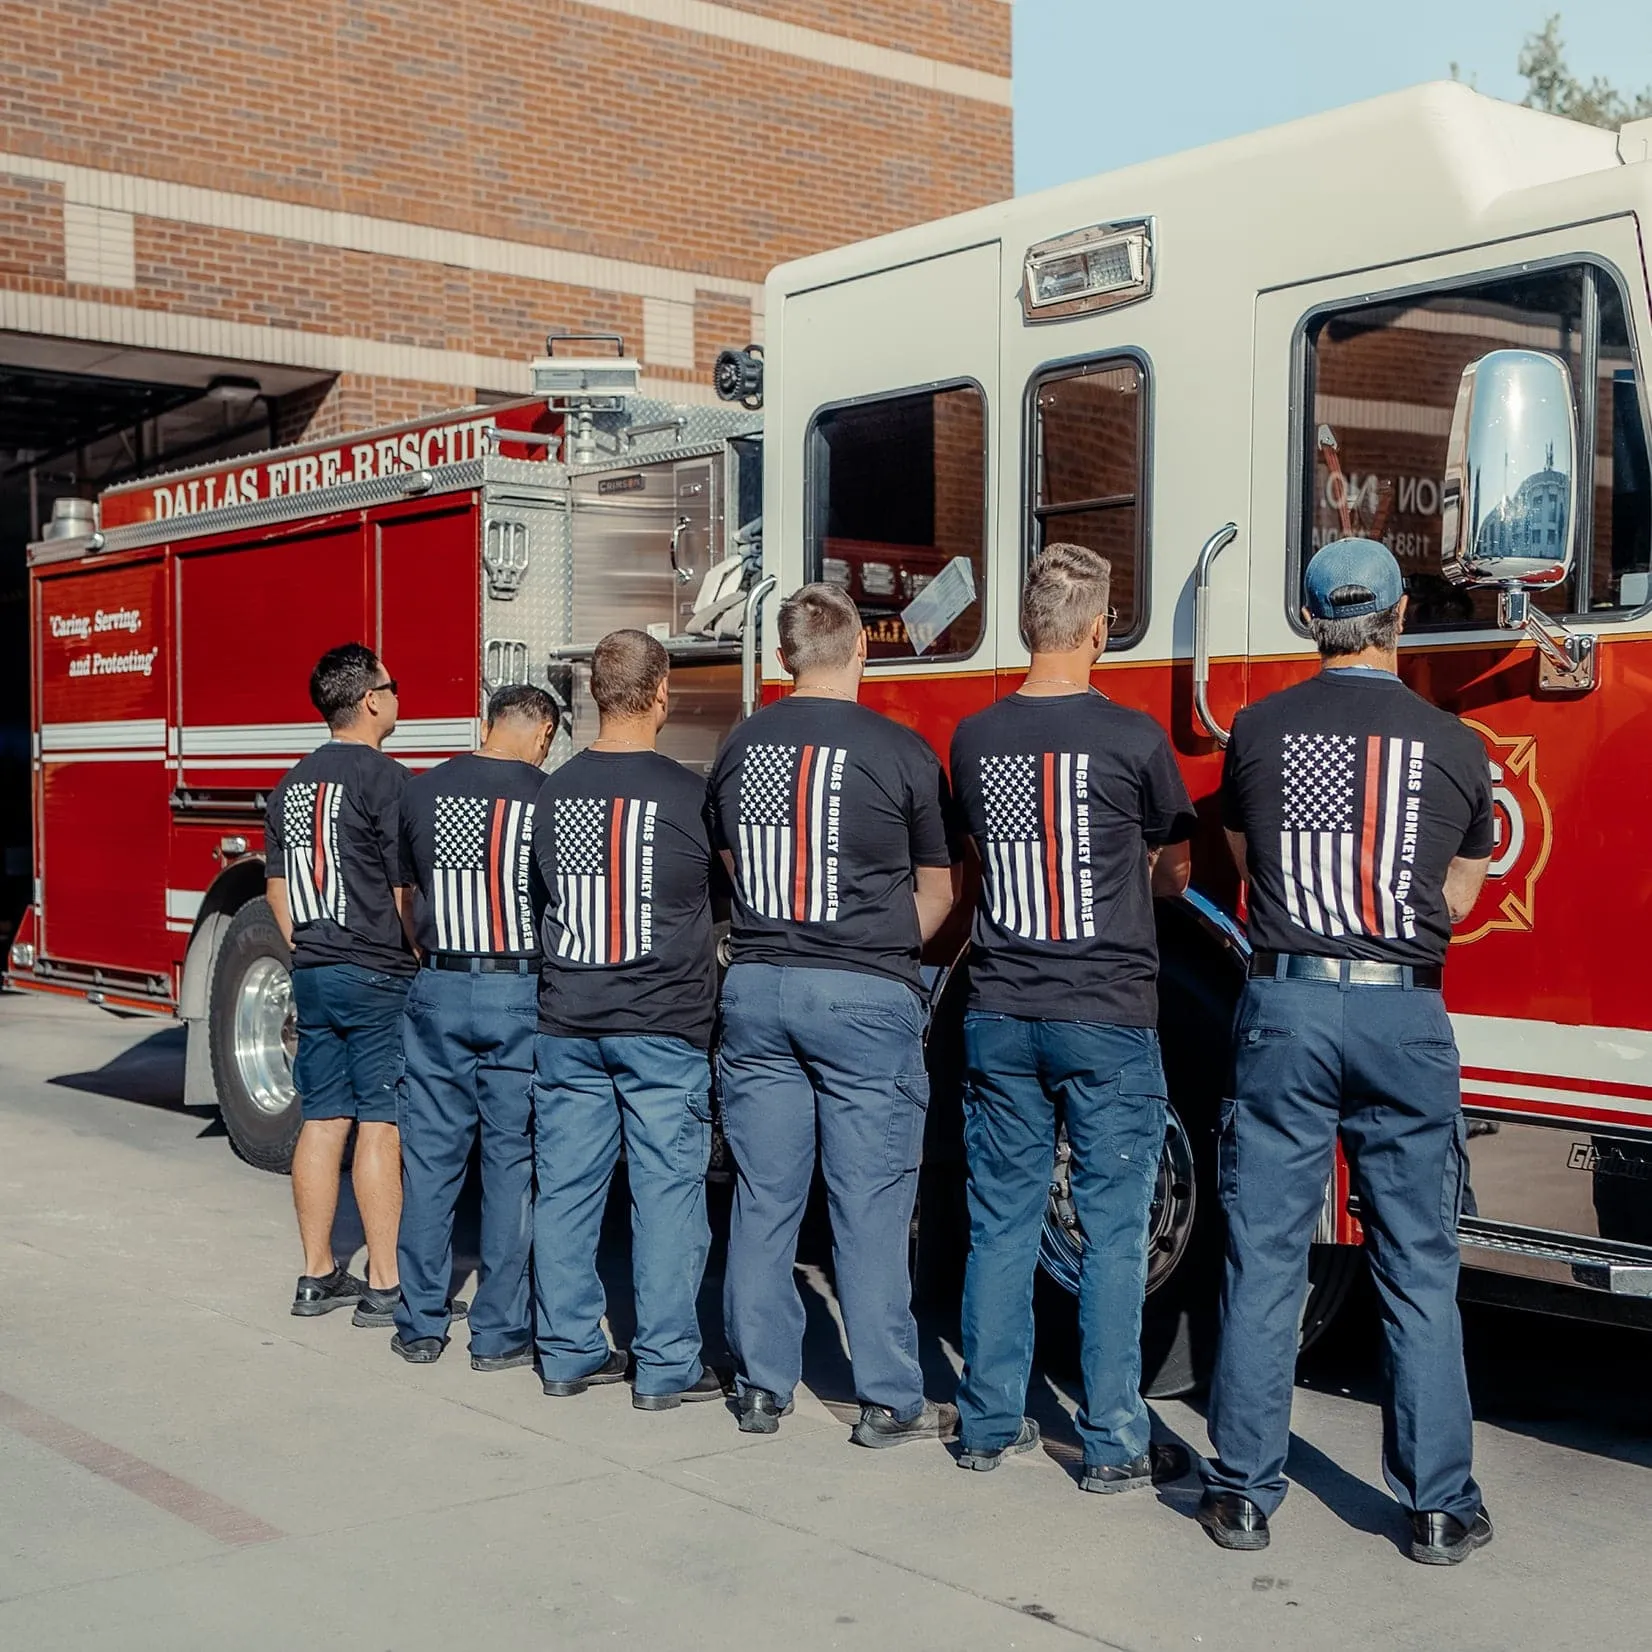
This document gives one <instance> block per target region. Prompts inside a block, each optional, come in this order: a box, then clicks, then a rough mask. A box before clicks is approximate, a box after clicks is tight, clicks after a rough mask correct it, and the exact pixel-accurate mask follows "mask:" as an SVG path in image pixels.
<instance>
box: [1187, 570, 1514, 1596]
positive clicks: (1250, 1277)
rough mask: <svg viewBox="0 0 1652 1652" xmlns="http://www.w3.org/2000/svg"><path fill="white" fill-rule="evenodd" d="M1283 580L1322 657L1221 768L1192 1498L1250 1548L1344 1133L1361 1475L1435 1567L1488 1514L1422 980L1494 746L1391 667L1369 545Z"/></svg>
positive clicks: (1381, 574) (1265, 711)
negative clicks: (1242, 915) (1219, 1063)
mask: <svg viewBox="0 0 1652 1652" xmlns="http://www.w3.org/2000/svg"><path fill="white" fill-rule="evenodd" d="M1303 585H1304V597H1305V606H1304V608H1303V611H1302V612H1303V618H1304V620H1305V621H1306V622H1307V626H1308V629H1309V631H1310V632H1311V634H1312V636H1313V638H1314V641H1315V643H1316V644H1317V645H1318V648H1319V653H1320V658H1321V669H1320V672H1319V674H1318V675H1317V676H1315V677H1312V678H1310V679H1309V680H1308V681H1306V682H1302V683H1298V684H1297V685H1296V686H1295V687H1293V688H1288V689H1285V690H1283V691H1281V692H1280V693H1278V694H1273V695H1270V696H1269V697H1268V698H1267V699H1265V700H1262V701H1259V702H1258V703H1257V704H1256V705H1253V706H1249V707H1247V708H1246V709H1245V710H1243V711H1241V712H1240V713H1239V714H1238V716H1237V717H1236V718H1235V719H1234V724H1233V736H1232V739H1231V741H1230V742H1229V745H1228V749H1227V759H1226V763H1225V766H1224V769H1223V775H1222V815H1223V824H1224V825H1225V827H1226V828H1227V835H1228V841H1229V843H1230V844H1231V845H1232V848H1233V853H1234V858H1235V860H1236V861H1237V862H1238V866H1239V872H1240V875H1241V876H1242V877H1244V878H1246V879H1247V880H1248V882H1249V905H1248V917H1247V926H1248V929H1249V933H1250V940H1251V945H1252V947H1253V949H1254V950H1253V952H1252V955H1251V962H1250V979H1249V981H1248V982H1247V984H1246V987H1245V990H1244V993H1243V995H1242V996H1241V998H1240V1002H1239V1010H1238V1015H1237V1017H1236V1019H1235V1023H1234V1026H1235V1038H1234V1044H1235V1055H1234V1075H1233V1087H1232V1090H1231V1091H1230V1097H1231V1099H1230V1100H1229V1101H1228V1102H1227V1103H1226V1104H1225V1106H1224V1109H1223V1118H1222V1133H1221V1142H1220V1149H1219V1158H1220V1187H1221V1194H1222V1202H1223V1205H1224V1207H1225V1208H1226V1210H1227V1214H1228V1249H1227V1271H1226V1276H1225V1279H1224V1281H1223V1288H1222V1331H1221V1341H1220V1346H1219V1348H1218V1351H1217V1360H1216V1373H1215V1378H1214V1381H1213V1384H1212V1389H1211V1403H1210V1437H1211V1442H1212V1445H1213V1447H1214V1451H1215V1455H1214V1457H1213V1459H1212V1460H1211V1461H1210V1462H1209V1463H1208V1464H1206V1465H1205V1469H1204V1480H1205V1497H1204V1501H1203V1503H1202V1504H1201V1506H1200V1509H1199V1519H1200V1521H1201V1523H1202V1524H1203V1525H1204V1526H1205V1528H1206V1529H1207V1530H1208V1531H1209V1533H1210V1535H1211V1536H1212V1537H1213V1538H1214V1539H1215V1540H1216V1542H1217V1543H1219V1544H1220V1545H1221V1546H1222V1547H1223V1548H1229V1549H1261V1548H1265V1547H1266V1546H1267V1543H1268V1518H1269V1516H1270V1515H1272V1514H1273V1512H1274V1511H1275V1510H1276V1509H1277V1508H1278V1507H1279V1504H1280V1502H1281V1501H1282V1500H1283V1498H1284V1495H1285V1475H1284V1467H1285V1452H1286V1446H1287V1443H1288V1440H1289V1434H1290V1406H1291V1384H1292V1378H1293V1373H1294V1368H1295V1363H1296V1347H1297V1328H1298V1322H1299V1319H1300V1315H1301V1309H1302V1302H1303V1295H1304V1292H1305V1290H1306V1287H1307V1261H1308V1245H1309V1242H1310V1240H1311V1238H1312V1235H1313V1229H1314V1224H1315V1223H1316V1222H1317V1220H1318V1218H1319V1211H1320V1206H1321V1202H1322V1200H1323V1198H1324V1192H1325V1183H1326V1179H1327V1177H1328V1176H1329V1175H1330V1172H1331V1167H1332V1162H1333V1152H1334V1148H1335V1144H1336V1140H1337V1136H1338V1133H1339V1131H1340V1134H1341V1137H1342V1142H1343V1146H1344V1148H1345V1150H1346V1152H1347V1156H1348V1165H1349V1171H1350V1174H1351V1177H1352V1181H1353V1187H1354V1190H1355V1192H1356V1193H1357V1194H1358V1195H1359V1201H1360V1216H1361V1220H1362V1221H1363V1223H1364V1226H1365V1236H1366V1251H1367V1255H1368V1256H1369V1258H1370V1262H1371V1274H1372V1278H1373V1279H1374V1280H1375V1282H1376V1287H1377V1292H1378V1295H1379V1296H1380V1298H1381V1300H1382V1323H1383V1335H1384V1339H1385V1342H1386V1350H1385V1358H1384V1376H1385V1379H1386V1385H1387V1393H1386V1395H1385V1401H1384V1407H1383V1472H1384V1475H1385V1477H1386V1478H1387V1481H1388V1484H1389V1487H1390V1489H1391V1490H1392V1491H1393V1493H1394V1495H1395V1497H1396V1498H1398V1499H1399V1501H1400V1503H1401V1505H1402V1506H1403V1507H1404V1508H1405V1509H1406V1510H1407V1511H1408V1512H1409V1513H1410V1516H1411V1548H1410V1553H1411V1558H1412V1559H1413V1560H1417V1561H1421V1562H1423V1563H1425V1564H1429V1565H1453V1564H1455V1563H1456V1562H1458V1561H1461V1560H1464V1559H1466V1558H1467V1557H1468V1556H1469V1555H1470V1554H1472V1553H1473V1552H1474V1550H1475V1549H1478V1548H1481V1547H1483V1546H1484V1545H1485V1544H1487V1543H1489V1542H1490V1541H1491V1537H1492V1527H1491V1521H1490V1519H1489V1518H1488V1517H1487V1514H1486V1510H1485V1507H1484V1505H1483V1503H1482V1502H1481V1497H1480V1488H1479V1487H1478V1486H1477V1485H1476V1484H1475V1482H1474V1478H1473V1475H1472V1473H1471V1472H1470V1469H1471V1458H1472V1455H1473V1437H1472V1428H1471V1418H1470V1413H1469V1399H1468V1384H1467V1380H1466V1377H1465V1375H1464V1370H1463V1343H1462V1326H1461V1323H1460V1321H1459V1319H1458V1315H1457V1269H1458V1252H1457V1238H1456V1224H1457V1217H1458V1214H1459V1211H1460V1207H1461V1201H1462V1190H1463V1185H1464V1163H1465V1160H1464V1155H1463V1141H1464V1131H1463V1122H1462V1105H1461V1094H1460V1091H1459V1085H1458V1064H1457V1046H1456V1042H1455V1040H1454V1038H1453V1035H1452V1028H1451V1019H1450V1017H1449V1016H1448V1015H1447V1014H1446V1010H1445V1004H1444V1002H1443V1000H1442V998H1441V996H1440V980H1441V970H1442V966H1443V964H1444V962H1445V955H1446V946H1447V944H1448V943H1449V941H1450V939H1451V926H1452V925H1453V924H1454V923H1460V922H1461V921H1462V920H1463V919H1464V918H1466V917H1467V916H1468V914H1469V912H1470V910H1471V909H1472V907H1473V906H1474V903H1475V900H1476V899H1477V897H1478V896H1479V893H1480V888H1481V885H1482V884H1483V882H1484V881H1485V876H1486V866H1487V861H1488V858H1489V856H1490V854H1491V849H1492V804H1491V777H1490V769H1489V764H1488V762H1487V759H1486V753H1485V749H1484V747H1483V746H1482V745H1481V743H1480V741H1479V740H1478V739H1476V738H1475V736H1474V735H1473V734H1472V733H1471V732H1470V731H1469V730H1468V729H1466V728H1464V727H1463V725H1462V724H1461V723H1460V722H1458V720H1457V719H1456V718H1455V717H1453V716H1451V715H1450V714H1449V713H1447V712H1444V711H1441V710H1439V709H1438V708H1437V707H1435V706H1431V705H1429V704H1428V702H1427V701H1425V700H1422V699H1420V698H1419V697H1418V696H1417V695H1415V694H1413V693H1412V692H1411V691H1410V690H1409V689H1408V688H1406V687H1405V686H1404V685H1403V684H1402V683H1401V682H1400V680H1399V677H1398V676H1397V675H1396V667H1397V664H1398V658H1397V654H1396V651H1395V650H1396V642H1397V639H1398V636H1399V633H1400V630H1401V627H1402V625H1403V624H1404V620H1405V596H1404V594H1403V586H1402V581H1401V577H1400V570H1399V567H1398V565H1397V564H1396V563H1395V561H1394V558H1393V557H1392V556H1391V555H1390V554H1389V552H1388V550H1387V548H1386V547H1384V546H1382V545H1380V544H1377V543H1375V542H1374V541H1371V540H1363V539H1344V540H1339V541H1337V542H1336V543H1334V544H1331V545H1327V546H1326V547H1325V548H1324V549H1323V550H1321V551H1319V552H1318V553H1317V554H1316V555H1315V556H1314V558H1313V560H1312V561H1311V562H1310V563H1309V564H1308V569H1307V573H1306V576H1305V579H1304V582H1303Z"/></svg>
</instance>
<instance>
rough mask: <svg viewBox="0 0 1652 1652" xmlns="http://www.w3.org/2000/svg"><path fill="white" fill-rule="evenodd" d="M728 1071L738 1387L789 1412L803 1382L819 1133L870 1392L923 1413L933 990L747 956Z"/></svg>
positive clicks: (847, 1317)
mask: <svg viewBox="0 0 1652 1652" xmlns="http://www.w3.org/2000/svg"><path fill="white" fill-rule="evenodd" d="M717 1072H718V1087H719V1093H720V1094H721V1096H722V1104H723V1129H724V1131H725V1132H726V1133H727V1136H728V1143H729V1147H730V1149H731V1150H732V1152H733V1154H734V1162H735V1170H736V1179H735V1184H734V1209H733V1213H732V1216H731V1218H730V1223H729V1243H728V1271H727V1273H726V1275H725V1276H724V1292H723V1314H724V1321H725V1325H726V1328H727V1332H728V1340H729V1347H730V1348H731V1350H732V1351H733V1353H734V1359H735V1381H736V1385H737V1387H738V1388H739V1389H740V1391H741V1392H745V1391H747V1390H749V1389H754V1388H761V1389H766V1390H767V1391H768V1392H769V1393H771V1394H773V1395H774V1396H775V1398H776V1399H777V1400H779V1401H780V1403H781V1404H782V1405H785V1404H787V1403H789V1402H790V1400H791V1398H792V1391H793V1389H795V1388H796V1386H797V1384H798V1382H799V1380H800V1379H801V1377H802V1373H803V1331H804V1325H805V1314H804V1309H803V1301H802V1298H801V1297H800V1296H799V1295H798V1291H797V1284H796V1281H795V1280H794V1278H793V1265H794V1263H795V1261H796V1258H797V1236H798V1230H799V1229H800V1228H801V1226H802V1223H803V1211H804V1207H805V1205H806V1204H807V1203H808V1198H809V1185H810V1182H811V1181H812V1179H813V1176H814V1167H815V1142H816V1137H817V1132H818V1139H819V1144H820V1168H821V1172H822V1174H823V1175H824V1177H825V1180H826V1193H827V1201H828V1208H829V1210H830V1213H831V1219H832V1258H833V1262H834V1264H835V1267H836V1273H837V1293H838V1301H839V1305H840V1307H841V1309H842V1312H843V1325H844V1329H845V1331H846V1332H847V1334H848V1341H849V1361H850V1365H851V1367H852V1368H853V1372H854V1381H855V1393H856V1396H857V1398H858V1399H860V1401H861V1402H862V1403H863V1404H871V1405H881V1406H886V1407H887V1408H888V1409H889V1410H890V1411H892V1412H894V1414H895V1415H896V1417H897V1418H899V1419H900V1420H901V1421H903V1422H904V1421H907V1420H909V1419H910V1418H912V1417H915V1416H917V1415H918V1413H919V1412H920V1411H921V1410H922V1409H923V1402H924V1391H923V1373H922V1371H921V1370H920V1369H919V1365H918V1327H917V1322H916V1321H915V1320H914V1319H913V1317H912V1278H911V1273H910V1271H909V1266H908V1260H907V1258H908V1249H909V1242H910V1235H911V1226H912V1208H913V1204H914V1202H915V1200H916V1198H917V1191H918V1162H919V1159H920V1157H921V1155H922V1152H923V1137H924V1120H925V1118H926V1116H927V1114H928V1109H929V1077H928V1074H927V1073H926V1072H925V1070H924V1061H923V1012H922V1009H921V1007H920V1004H919V1001H918V995H917V993H916V992H915V991H914V990H913V989H912V988H911V987H909V986H906V985H904V984H903V983H901V982H900V981H895V980H891V979H889V978H888V977H887V976H882V975H868V974H864V973H861V972H858V971H854V970H842V969H796V968H791V967H785V966H781V965H776V964H736V965H735V966H734V967H733V968H732V969H731V970H730V971H729V972H728V977H727V980H726V981H725V982H724V985H723V1041H722V1045H721V1047H720V1049H719V1051H718V1057H717Z"/></svg>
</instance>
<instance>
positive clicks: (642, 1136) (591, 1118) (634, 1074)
mask: <svg viewBox="0 0 1652 1652" xmlns="http://www.w3.org/2000/svg"><path fill="white" fill-rule="evenodd" d="M622 1136H623V1138H624V1141H625V1161H626V1169H627V1171H628V1173H629V1179H630V1184H631V1273H632V1281H633V1288H634V1290H635V1292H636V1304H637V1333H636V1336H635V1337H634V1338H633V1339H632V1343H631V1352H632V1355H633V1357H634V1358H635V1361H636V1371H635V1383H636V1391H637V1392H638V1393H639V1394H675V1393H680V1392H681V1391H682V1390H683V1389H685V1388H691V1387H693V1385H694V1384H695V1383H696V1382H698V1381H699V1380H700V1371H701V1365H700V1316H699V1309H698V1297H699V1294H700V1281H701V1279H702V1278H703V1277H704V1275H705V1268H706V1252H707V1251H708V1250H709V1249H710V1248H711V1228H710V1225H709V1224H708V1223H707V1221H706V1165H707V1163H708V1162H709V1161H710V1158H711V1069H710V1067H709V1065H708V1064H707V1061H706V1055H705V1051H704V1050H700V1049H696V1048H695V1046H694V1045H692V1044H690V1043H688V1042H687V1040H685V1039H681V1038H668V1037H660V1038H651V1037H642V1036H639V1035H635V1034H632V1035H627V1036H625V1037H621V1038H558V1037H555V1036H553V1035H552V1034H549V1033H540V1034H539V1036H538V1037H537V1038H536V1039H535V1040H534V1160H535V1163H536V1165H537V1166H538V1172H539V1194H538V1197H537V1199H536V1200H535V1202H534V1217H533V1223H534V1227H533V1255H534V1284H535V1290H536V1292H537V1295H538V1302H539V1358H540V1368H541V1370H542V1371H543V1373H544V1375H545V1376H547V1377H551V1378H555V1379H557V1380H559V1381H571V1380H573V1379H574V1378H577V1377H586V1376H589V1375H590V1374H591V1373H592V1372H593V1371H596V1370H598V1369H599V1368H600V1367H601V1366H602V1363H603V1361H604V1360H606V1359H607V1358H608V1340H607V1338H606V1337H605V1336H604V1335H603V1331H602V1323H601V1322H602V1316H603V1314H604V1313H605V1312H606V1311H607V1300H606V1298H605V1296H604V1294H603V1289H602V1280H601V1278H600V1277H599V1276H598V1273H597V1242H598V1239H599V1238H600V1236H601V1232H602V1212H603V1208H604V1206H606V1204H607V1202H608V1184H609V1182H610V1181H612V1179H613V1175H614V1166H615V1165H616V1164H618V1163H619V1152H620V1140H621V1137H622Z"/></svg>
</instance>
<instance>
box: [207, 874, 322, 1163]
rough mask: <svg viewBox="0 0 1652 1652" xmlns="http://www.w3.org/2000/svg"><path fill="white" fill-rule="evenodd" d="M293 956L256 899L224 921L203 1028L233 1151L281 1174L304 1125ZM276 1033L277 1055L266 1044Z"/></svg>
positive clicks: (264, 904)
mask: <svg viewBox="0 0 1652 1652" xmlns="http://www.w3.org/2000/svg"><path fill="white" fill-rule="evenodd" d="M291 1001H292V955H291V953H290V952H289V951H288V950H287V943H286V942H285V941H284V940H282V938H281V931H280V930H279V929H277V928H276V925H275V914H274V913H273V912H272V911H271V910H270V904H269V902H268V901H266V900H265V899H264V898H263V897H262V896H259V897H258V898H257V899H255V900H250V901H248V902H247V903H246V905H245V906H243V907H242V908H241V909H240V910H239V911H238V912H237V913H236V914H235V916H234V917H233V918H232V919H231V920H230V925H229V928H228V929H227V930H226V931H225V932H224V939H223V944H222V945H221V946H220V947H219V949H218V961H217V963H216V965H215V966H214V968H213V972H212V993H211V998H210V1000H209V1002H208V1005H207V1026H208V1031H209V1035H210V1043H211V1050H212V1078H213V1085H214V1087H215V1088H216V1090H217V1092H218V1109H219V1112H220V1113H221V1114H222V1115H223V1120H224V1128H225V1129H226V1130H227V1131H228V1132H229V1139H230V1141H231V1142H232V1143H233V1144H234V1147H235V1151H236V1152H237V1153H239V1154H240V1155H241V1157H242V1158H243V1159H245V1160H246V1161H247V1163H248V1164H251V1165H256V1166H257V1167H258V1168H259V1169H260V1170H269V1171H273V1172H275V1173H276V1174H278V1175H285V1174H286V1173H287V1172H288V1171H289V1170H291V1169H292V1162H293V1148H294V1147H295V1146H296V1145H297V1143H298V1132H299V1128H300V1126H301V1125H302V1124H303V1116H302V1114H301V1112H300V1110H299V1104H298V1093H297V1091H296V1090H294V1089H293V1086H292V1072H291V1065H290V1057H291V1049H292V1012H291ZM277 1029H279V1037H280V1048H279V1050H278V1049H277V1048H276V1046H275V1044H274V1043H273V1042H272V1040H273V1039H274V1038H275V1037H276V1036H277Z"/></svg>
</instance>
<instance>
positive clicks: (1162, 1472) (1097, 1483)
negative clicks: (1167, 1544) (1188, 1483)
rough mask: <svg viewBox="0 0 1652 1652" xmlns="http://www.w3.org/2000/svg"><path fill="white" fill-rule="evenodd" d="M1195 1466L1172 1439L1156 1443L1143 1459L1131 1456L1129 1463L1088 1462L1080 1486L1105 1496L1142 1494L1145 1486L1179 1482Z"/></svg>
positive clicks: (1150, 1447)
mask: <svg viewBox="0 0 1652 1652" xmlns="http://www.w3.org/2000/svg"><path fill="white" fill-rule="evenodd" d="M1192 1466H1193V1460H1192V1458H1190V1457H1189V1456H1188V1454H1187V1452H1186V1450H1185V1449H1184V1448H1183V1447H1181V1446H1179V1445H1175V1444H1173V1443H1172V1442H1171V1441H1169V1440H1155V1441H1154V1442H1153V1443H1152V1445H1150V1446H1149V1447H1148V1448H1147V1450H1146V1451H1144V1452H1143V1453H1142V1454H1141V1456H1139V1457H1132V1458H1131V1459H1130V1461H1129V1462H1128V1463H1086V1464H1085V1465H1084V1473H1083V1474H1082V1475H1080V1476H1079V1482H1078V1483H1079V1485H1080V1486H1082V1487H1083V1489H1084V1490H1085V1491H1099V1492H1102V1493H1103V1494H1106V1493H1108V1492H1115V1491H1140V1490H1141V1489H1142V1487H1143V1486H1162V1485H1164V1484H1165V1482H1166V1481H1168V1480H1180V1479H1181V1477H1182V1476H1183V1475H1184V1474H1186V1473H1187V1471H1188V1470H1189V1469H1190V1468H1192Z"/></svg>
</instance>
